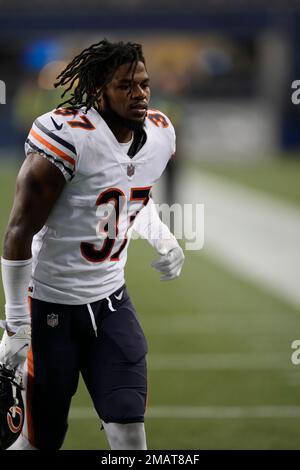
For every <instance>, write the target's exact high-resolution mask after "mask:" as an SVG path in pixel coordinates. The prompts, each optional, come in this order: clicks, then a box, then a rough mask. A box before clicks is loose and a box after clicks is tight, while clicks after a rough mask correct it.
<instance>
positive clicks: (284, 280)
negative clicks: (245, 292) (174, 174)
mask: <svg viewBox="0 0 300 470" xmlns="http://www.w3.org/2000/svg"><path fill="white" fill-rule="evenodd" d="M245 171H246V170H245ZM180 194H181V197H180V200H181V202H182V203H189V202H192V203H194V204H195V203H204V205H205V243H204V250H205V251H206V252H207V253H208V254H209V255H210V256H213V257H214V258H215V259H216V260H218V261H221V262H222V263H224V264H225V265H226V266H227V267H228V268H230V269H231V270H233V271H235V272H237V273H238V274H239V275H241V276H243V277H245V278H246V279H249V280H251V281H254V282H255V283H256V284H258V285H259V286H261V287H263V288H264V289H266V290H268V291H269V292H270V293H272V294H273V295H276V296H278V297H280V298H281V299H283V300H284V301H286V302H288V303H290V304H291V305H293V306H294V307H296V308H300V281H299V280H300V249H299V246H300V209H298V208H296V207H295V206H292V205H290V204H288V203H285V202H283V201H281V200H279V199H276V198H273V197H271V196H269V195H267V194H265V193H261V192H259V191H255V190H252V189H249V188H246V187H245V186H242V185H239V184H236V183H231V182H227V181H225V180H223V179H222V178H219V177H215V176H211V175H208V174H206V173H204V172H201V173H200V172H197V171H189V170H187V171H186V173H185V174H184V176H183V178H182V181H181V184H180ZM200 254H201V252H200Z"/></svg>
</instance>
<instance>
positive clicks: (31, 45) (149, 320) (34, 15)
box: [0, 0, 300, 449]
mask: <svg viewBox="0 0 300 470" xmlns="http://www.w3.org/2000/svg"><path fill="white" fill-rule="evenodd" d="M298 5H299V3H298V2H296V1H295V2H293V1H289V0H285V1H281V0H277V1H275V0H274V1H273V2H268V1H264V0H261V1H259V0H253V1H251V2H250V3H249V2H248V4H247V5H246V2H243V1H239V0H226V1H225V0H203V1H202V2H198V1H196V0H185V2H184V5H183V4H182V2H180V1H176V0H174V1H171V0H165V1H164V2H161V1H158V0H152V1H151V2H150V3H149V2H146V0H129V1H123V2H122V1H120V0H101V1H100V0H99V1H96V0H85V2H84V9H83V6H82V2H80V1H79V0H72V1H70V0H65V1H64V2H63V3H61V2H60V1H58V0H51V2H47V3H46V2H43V4H42V6H41V5H40V2H37V1H36V0H27V1H26V7H25V6H24V3H23V2H19V1H17V0H10V1H9V2H5V1H4V0H0V7H1V16H0V38H1V41H0V79H1V80H2V81H4V82H5V84H6V104H1V105H0V191H1V199H0V207H1V213H0V235H1V237H2V235H3V232H4V229H5V225H6V222H7V217H8V214H9V210H10V206H11V202H12V197H13V192H14V184H15V177H16V173H17V171H18V168H19V166H20V165H21V162H22V160H23V158H24V157H23V142H24V139H25V137H26V135H27V133H28V131H29V128H30V125H31V123H32V121H33V120H34V118H35V117H36V116H37V115H40V114H42V113H43V112H46V111H48V110H49V109H51V108H53V107H55V106H56V105H57V104H58V102H59V101H60V97H59V93H58V91H57V90H54V89H53V87H52V84H53V81H54V79H55V77H56V76H57V75H58V72H59V71H60V70H61V68H62V67H63V66H64V64H65V63H67V62H68V61H69V59H71V58H72V57H73V55H74V54H76V53H77V52H78V51H80V50H81V49H82V48H83V47H84V46H88V45H90V44H91V43H92V42H97V41H98V40H100V39H102V38H103V37H107V38H108V39H109V40H120V39H123V40H126V41H127V40H132V41H138V42H141V43H142V44H143V45H144V50H145V55H146V59H147V64H148V69H149V72H150V75H151V82H152V105H153V106H154V107H157V108H160V109H161V110H163V111H165V112H166V113H167V114H168V115H169V117H170V118H171V119H172V120H173V122H174V124H175V127H176V129H177V134H178V152H177V157H176V165H175V166H174V167H172V168H170V169H169V170H168V173H167V177H166V178H165V179H164V181H163V183H162V184H161V185H160V187H159V188H158V189H157V197H158V199H159V200H160V201H161V202H165V201H168V202H173V201H179V202H181V203H184V202H185V203H186V202H189V203H193V204H195V203H204V204H205V245H204V249H203V250H200V251H187V252H186V265H185V268H184V271H183V274H182V276H181V278H180V279H179V280H176V281H175V282H172V283H170V284H168V283H166V284H163V283H160V282H159V280H158V276H157V275H156V273H154V272H153V271H152V270H151V268H150V266H149V264H150V262H151V260H152V259H153V256H154V253H153V251H152V250H151V248H149V247H148V245H147V243H146V242H143V241H140V240H138V241H133V242H132V244H131V247H130V251H129V263H128V267H127V279H128V286H129V289H130V291H131V295H132V298H133V300H134V302H135V305H136V308H137V311H138V312H139V315H140V318H141V321H142V324H143V326H144V329H145V332H146V335H147V338H148V342H149V349H150V353H149V358H148V364H149V389H150V390H149V391H150V396H149V404H148V412H147V420H146V427H147V433H148V445H149V448H150V449H255V448H256V449H292V448H293V449H299V448H300V436H299V425H300V393H299V389H300V375H299V374H300V369H299V367H300V366H298V367H297V366H296V365H293V364H292V363H291V354H292V352H293V350H292V349H291V343H292V342H293V341H294V340H295V339H300V288H299V279H300V263H299V262H300V254H299V239H300V238H299V235H300V184H299V180H300V158H299V157H300V153H299V148H300V132H299V129H300V113H299V109H300V108H299V107H297V106H295V105H293V104H292V102H291V93H292V90H291V83H292V81H293V80H296V79H300V54H299V53H298V47H300V8H298ZM0 300H1V303H2V304H3V293H2V290H1V299H0ZM99 448H102V449H106V448H107V443H106V441H105V437H104V434H103V432H100V427H99V422H98V420H97V418H96V417H95V414H94V412H93V410H92V408H91V401H90V399H89V397H88V395H87V392H86V391H85V388H84V386H83V384H80V389H79V391H78V393H77V395H76V396H75V398H74V400H73V403H72V411H71V416H70V428H69V432H68V436H67V439H66V442H65V445H64V449H99Z"/></svg>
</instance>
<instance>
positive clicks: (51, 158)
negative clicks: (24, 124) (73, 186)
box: [26, 138, 74, 179]
mask: <svg viewBox="0 0 300 470" xmlns="http://www.w3.org/2000/svg"><path fill="white" fill-rule="evenodd" d="M26 143H27V144H28V145H30V147H31V148H32V149H33V150H36V151H37V152H38V153H43V154H44V155H46V157H47V158H49V160H52V161H53V162H55V163H58V164H59V165H61V166H62V167H63V168H64V169H65V170H66V172H67V173H69V175H70V176H71V179H72V178H73V176H74V172H73V171H72V170H71V169H70V168H68V167H67V166H66V165H64V164H63V162H62V161H61V160H58V159H57V158H55V157H53V155H50V154H49V153H47V152H45V150H42V149H40V148H38V147H37V146H36V145H35V144H34V143H33V142H31V140H30V139H28V138H27V139H26Z"/></svg>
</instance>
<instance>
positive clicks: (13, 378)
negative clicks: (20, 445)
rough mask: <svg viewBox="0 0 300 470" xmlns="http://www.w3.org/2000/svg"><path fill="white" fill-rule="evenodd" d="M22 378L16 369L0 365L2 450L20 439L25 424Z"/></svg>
mask: <svg viewBox="0 0 300 470" xmlns="http://www.w3.org/2000/svg"><path fill="white" fill-rule="evenodd" d="M22 389H23V387H22V377H21V374H19V373H18V372H17V371H16V370H15V369H14V370H12V369H7V368H6V367H5V366H4V365H2V364H0V450H5V449H7V448H8V447H10V446H11V445H12V444H13V443H14V442H15V441H16V440H17V438H18V437H19V435H20V434H21V431H22V427H23V422H24V403H23V398H22Z"/></svg>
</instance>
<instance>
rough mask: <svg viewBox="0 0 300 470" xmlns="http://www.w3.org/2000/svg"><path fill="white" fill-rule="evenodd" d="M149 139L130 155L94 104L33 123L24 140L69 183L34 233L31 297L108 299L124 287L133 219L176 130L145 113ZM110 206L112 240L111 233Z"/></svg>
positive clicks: (155, 113)
mask: <svg viewBox="0 0 300 470" xmlns="http://www.w3.org/2000/svg"><path fill="white" fill-rule="evenodd" d="M144 129H145V132H146V136H147V139H146V142H145V143H144V145H143V146H142V148H141V149H140V150H139V151H138V152H137V154H136V155H135V156H134V157H132V158H130V157H129V156H128V155H127V153H126V151H127V148H126V146H125V147H124V146H122V145H120V143H119V142H118V141H117V139H116V138H115V136H114V134H113V133H112V131H111V130H110V128H109V127H108V125H107V124H106V122H105V121H104V119H103V118H102V117H101V116H100V114H99V113H98V112H97V111H96V110H95V109H94V108H92V109H90V110H89V111H88V112H87V113H86V114H85V113H84V109H80V110H76V111H75V114H74V112H73V111H70V110H67V109H63V108H61V109H57V110H53V111H51V112H49V113H47V114H44V115H43V116H40V117H39V118H37V119H36V121H35V122H34V124H33V126H32V129H31V130H30V133H29V135H28V138H27V140H26V144H25V152H26V154H28V153H30V152H32V151H35V152H39V153H40V155H41V156H43V157H44V158H47V159H48V160H49V161H51V162H52V163H53V164H54V165H56V166H57V168H59V169H60V170H61V172H62V173H63V175H64V177H65V179H66V180H67V183H66V185H65V187H64V189H63V192H62V194H61V195H60V197H59V199H58V201H57V202H56V204H55V206H54V208H53V209H52V211H51V213H50V215H49V217H48V219H47V222H46V224H45V226H44V227H43V228H42V230H41V231H40V232H39V233H38V234H36V235H35V236H34V239H33V246H32V256H33V272H32V281H31V285H30V288H29V290H30V292H31V294H30V295H31V296H32V297H34V298H37V299H40V300H44V301H47V302H53V303H62V304H70V305H77V304H86V303H90V302H94V301H96V300H100V299H102V298H105V297H108V296H109V295H110V294H112V293H113V292H114V291H115V290H116V289H118V288H119V287H121V286H122V285H123V284H124V266H125V263H126V259H127V248H128V243H129V238H130V234H129V233H128V229H129V226H130V225H132V222H133V220H134V217H135V216H137V214H138V212H139V211H140V210H141V209H142V208H143V207H144V205H145V204H147V201H148V198H149V193H150V190H151V188H152V186H153V185H154V184H155V183H156V182H157V180H158V179H159V178H160V176H161V174H162V172H163V171H164V169H165V167H166V165H167V163H168V160H169V159H170V157H171V156H172V155H173V154H174V153H175V132H174V128H173V126H172V124H171V122H170V121H169V119H168V118H167V117H166V116H165V115H163V114H162V113H161V112H159V111H156V110H149V111H148V115H147V118H146V121H145V126H144ZM109 208H114V209H115V211H114V214H115V219H116V220H115V224H114V226H115V228H116V237H115V238H112V237H108V235H107V228H108V225H107V222H108V220H110V219H109V215H108V210H109Z"/></svg>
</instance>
